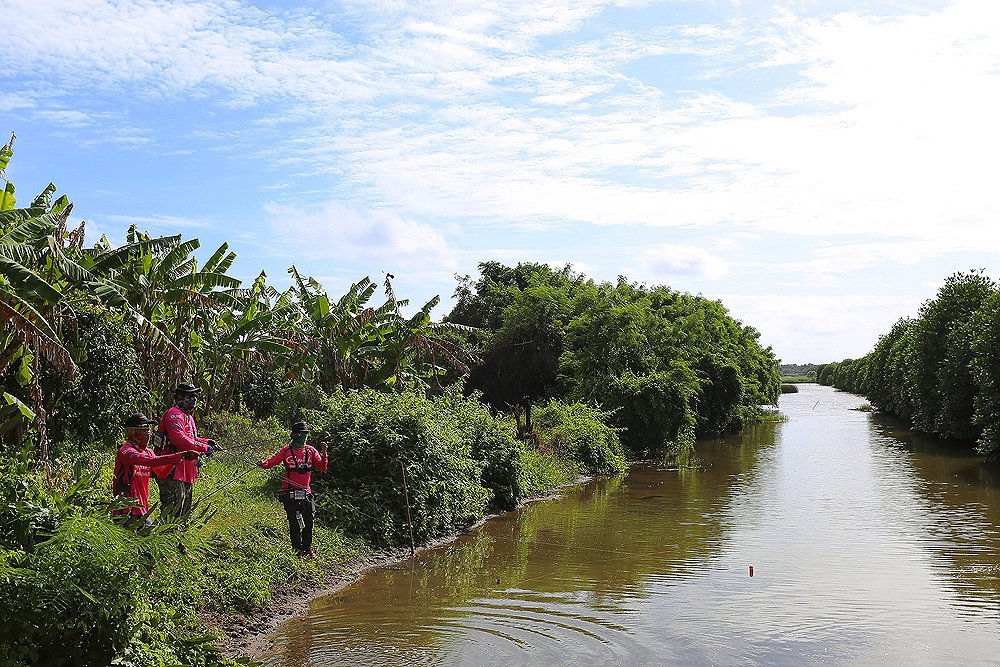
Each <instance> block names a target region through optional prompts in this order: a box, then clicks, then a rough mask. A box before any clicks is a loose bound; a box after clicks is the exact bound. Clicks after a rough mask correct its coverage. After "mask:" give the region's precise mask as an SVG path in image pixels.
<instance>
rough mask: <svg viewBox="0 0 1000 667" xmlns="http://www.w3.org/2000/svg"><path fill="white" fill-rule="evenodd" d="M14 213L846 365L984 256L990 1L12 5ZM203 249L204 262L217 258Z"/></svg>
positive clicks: (990, 234) (997, 67)
mask: <svg viewBox="0 0 1000 667" xmlns="http://www.w3.org/2000/svg"><path fill="white" fill-rule="evenodd" d="M2 4H3V16H4V24H5V25H6V26H7V28H8V32H7V34H6V35H5V39H4V42H5V49H4V51H5V57H4V66H3V69H2V70H0V82H2V85H0V119H2V120H3V121H4V122H2V123H0V130H2V131H5V132H6V131H13V132H15V133H16V134H17V137H18V138H17V142H16V144H15V157H14V160H13V162H12V163H11V168H10V169H9V170H8V176H9V177H10V179H11V180H12V181H13V182H14V183H15V184H16V185H17V187H18V194H19V195H20V197H21V198H24V199H26V198H29V197H30V196H33V195H34V194H35V193H36V192H37V191H39V190H41V189H42V188H43V187H44V186H45V185H46V184H47V183H48V182H49V181H52V182H54V183H55V184H56V185H57V186H58V187H59V191H60V192H62V193H65V194H67V195H69V197H70V199H71V200H72V201H73V202H74V203H75V209H74V214H75V215H77V216H79V218H78V219H82V220H86V222H87V228H88V238H89V239H90V240H96V239H97V238H99V236H100V235H101V234H105V235H107V236H108V238H109V239H110V240H111V241H112V242H113V243H116V242H120V241H121V240H122V239H123V237H124V233H125V230H126V229H127V228H128V226H129V225H130V224H132V223H135V224H137V225H139V226H140V227H141V228H143V229H146V230H148V231H150V232H153V233H164V234H171V233H182V234H183V235H184V236H185V237H192V236H196V237H198V238H200V239H201V240H202V245H203V249H204V251H205V252H206V253H208V252H211V250H214V248H215V247H216V246H218V244H220V243H221V242H223V241H228V242H229V243H230V244H231V245H232V246H233V248H234V249H235V250H236V251H237V253H238V255H239V259H238V260H237V262H236V264H235V265H234V271H233V272H234V273H235V274H236V275H237V276H239V277H242V278H244V279H252V278H253V277H254V276H255V275H256V274H257V273H258V272H259V271H260V270H261V269H263V270H265V271H266V272H267V274H268V276H269V277H270V278H271V282H272V283H273V284H275V285H276V286H278V287H284V286H286V285H287V284H288V276H287V273H286V270H287V268H288V267H289V266H290V265H292V264H293V263H294V264H295V265H296V266H297V267H298V268H299V269H300V270H301V271H302V272H304V273H307V274H309V275H313V276H314V277H316V278H317V279H319V280H320V281H322V282H323V283H324V284H325V285H326V286H327V288H328V289H329V290H330V291H331V292H333V293H338V294H339V293H341V292H342V291H343V290H344V289H346V288H347V287H348V286H349V284H350V283H351V282H352V281H355V280H357V279H359V278H361V277H362V276H365V275H368V276H371V277H372V278H373V279H375V280H380V279H381V277H382V275H383V273H384V272H390V273H392V274H393V275H394V276H395V278H396V279H395V286H396V292H397V294H399V295H400V296H404V297H409V298H410V299H411V301H413V302H414V303H416V302H419V303H423V302H424V301H426V300H427V299H429V298H430V297H432V296H434V295H435V294H440V295H441V297H442V298H443V299H444V303H443V304H442V305H441V306H439V307H438V308H437V310H436V311H435V314H436V315H437V316H438V317H441V316H443V315H444V314H446V313H447V311H448V310H449V309H450V305H451V300H450V297H451V293H452V291H453V289H454V287H455V280H454V275H455V274H456V273H458V274H470V273H471V274H475V272H476V265H477V263H479V262H481V261H487V260H499V261H502V262H506V263H510V264H514V263H517V262H518V261H536V262H549V263H551V264H553V265H556V266H561V265H563V264H565V263H572V264H573V265H574V267H576V269H577V270H579V271H582V272H584V273H586V274H587V275H589V276H591V277H594V278H596V279H600V280H614V279H615V278H616V277H617V276H618V275H625V276H627V277H628V278H629V279H631V280H635V281H640V282H645V283H647V284H650V285H652V284H666V285H670V286H671V287H673V288H675V289H679V290H683V291H687V292H692V293H700V294H703V295H704V296H706V297H709V298H713V299H721V300H722V302H723V303H724V304H725V305H726V306H727V307H728V308H729V310H730V312H731V313H732V314H733V315H734V316H735V317H737V318H739V319H740V320H742V321H743V322H745V323H747V324H750V325H752V326H754V327H756V328H757V329H759V330H760V331H761V333H762V341H763V342H764V343H765V344H769V345H772V346H773V347H774V349H775V351H776V353H777V355H778V356H779V357H780V358H782V359H783V360H784V361H786V362H792V363H805V362H822V361H831V360H839V359H843V358H846V357H855V356H860V355H862V354H864V353H865V352H867V351H868V350H869V349H870V348H871V347H872V345H874V343H875V342H876V341H877V339H878V336H879V335H881V334H883V333H885V332H887V331H888V329H889V327H890V326H891V325H892V323H893V322H895V320H896V319H898V318H899V317H903V316H912V315H915V314H916V313H917V311H918V309H919V307H920V305H921V303H923V302H924V301H926V300H927V299H929V298H932V297H933V296H934V294H935V292H936V290H937V288H938V286H939V285H940V284H941V283H942V282H943V280H944V279H945V278H946V277H947V276H948V275H950V274H951V273H954V272H956V271H964V270H969V269H973V268H984V269H986V270H987V273H989V274H990V275H993V276H994V277H997V276H1000V273H998V272H997V271H996V259H997V258H998V251H1000V232H998V231H997V230H996V224H997V222H998V221H1000V216H998V211H1000V198H998V196H997V193H998V192H1000V187H998V185H997V178H998V173H1000V169H998V168H997V159H998V158H997V156H998V155H1000V130H998V119H1000V3H997V2H995V0H954V1H945V0H938V1H931V0H914V1H910V0H895V1H892V2H889V1H881V2H862V1H856V2H851V1H847V0H844V1H817V0H772V1H770V2H758V1H756V0H743V1H739V0H717V1H712V0H705V1H694V0H690V1H682V0H666V1H661V2H654V1H650V2H644V1H641V0H624V1H620V2H602V1H599V0H580V1H577V2H570V1H564V0H563V1H560V0H532V1H531V2H521V1H518V0H505V1H504V2H490V1H488V0H477V1H476V2H465V1H463V0H449V1H447V2H419V3H411V2H407V1H406V0H374V1H372V2H358V1H355V0H347V1H344V2H327V1H325V0H300V1H298V2H256V3H251V2H243V1H240V0H226V1H223V2H201V1H172V2H163V1H160V0H127V1H121V2H114V1H110V0H105V1H101V0H3V3H2ZM206 256H207V255H206Z"/></svg>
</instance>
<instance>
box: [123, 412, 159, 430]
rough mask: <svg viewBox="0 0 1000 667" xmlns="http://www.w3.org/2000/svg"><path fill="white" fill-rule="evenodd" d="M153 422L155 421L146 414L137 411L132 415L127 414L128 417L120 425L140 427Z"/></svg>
mask: <svg viewBox="0 0 1000 667" xmlns="http://www.w3.org/2000/svg"><path fill="white" fill-rule="evenodd" d="M155 423H156V422H155V421H153V420H152V419H150V418H149V417H147V416H146V415H144V414H142V413H141V412H137V413H135V414H134V415H129V417H128V418H126V419H125V421H124V422H122V426H124V427H125V428H142V427H144V426H150V425H152V424H155Z"/></svg>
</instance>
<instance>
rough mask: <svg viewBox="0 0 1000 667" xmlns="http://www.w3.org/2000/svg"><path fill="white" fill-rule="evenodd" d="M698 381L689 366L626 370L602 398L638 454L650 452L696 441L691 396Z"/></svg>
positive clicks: (633, 452)
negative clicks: (643, 371) (667, 370)
mask: <svg viewBox="0 0 1000 667" xmlns="http://www.w3.org/2000/svg"><path fill="white" fill-rule="evenodd" d="M696 386H697V385H696V381H695V379H694V377H693V374H692V373H691V372H690V370H688V369H687V368H686V367H685V366H682V365H680V364H677V365H675V368H674V369H673V371H672V372H670V373H648V374H646V375H635V374H633V373H625V374H623V375H621V376H620V377H618V378H616V379H615V380H614V381H613V382H612V383H611V384H610V385H609V386H608V388H607V390H606V393H605V395H604V400H603V401H602V403H603V405H604V407H606V408H608V410H609V412H610V413H611V414H612V415H613V416H612V421H613V423H614V425H615V426H617V427H618V428H620V429H621V430H622V438H623V440H624V441H625V444H626V446H627V447H628V449H629V451H630V452H631V453H632V454H633V455H634V456H640V457H641V456H648V455H650V454H654V453H657V452H660V451H663V450H664V449H666V448H667V447H669V446H670V445H672V444H683V443H687V442H693V440H694V429H695V415H694V413H693V412H692V410H691V408H690V405H689V400H690V397H691V396H692V394H693V392H694V391H695V387H696Z"/></svg>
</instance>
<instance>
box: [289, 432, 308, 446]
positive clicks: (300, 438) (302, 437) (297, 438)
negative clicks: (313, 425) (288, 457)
mask: <svg viewBox="0 0 1000 667" xmlns="http://www.w3.org/2000/svg"><path fill="white" fill-rule="evenodd" d="M308 437H309V434H308V433H292V447H295V448H296V449H301V448H302V447H305V444H306V438H308Z"/></svg>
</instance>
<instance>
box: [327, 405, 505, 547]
mask: <svg viewBox="0 0 1000 667" xmlns="http://www.w3.org/2000/svg"><path fill="white" fill-rule="evenodd" d="M437 401H440V402H441V403H440V404H438V403H436V402H435V401H434V400H431V399H428V398H426V397H424V396H423V395H418V394H415V393H411V392H404V393H396V394H382V393H378V392H375V391H373V390H358V391H352V392H349V393H346V394H335V395H333V396H331V397H330V398H329V399H327V401H326V402H325V403H324V404H323V406H322V408H321V409H320V410H315V411H309V412H308V413H307V414H308V419H309V421H310V424H312V426H313V428H314V429H315V430H316V431H318V433H317V439H323V440H325V441H326V442H328V443H329V445H330V456H331V460H332V461H333V465H332V466H331V471H330V474H329V475H325V476H321V477H320V478H319V479H318V480H317V482H316V484H315V485H314V488H315V489H316V491H317V504H318V508H317V513H318V515H319V517H320V518H321V519H322V520H325V521H329V522H332V523H334V524H335V525H338V526H342V527H343V528H344V529H345V530H348V531H349V532H351V533H354V534H357V535H361V536H363V537H365V538H367V539H368V540H370V541H372V542H374V543H376V544H380V545H389V544H401V543H404V542H406V541H407V540H408V539H409V532H408V531H407V528H406V523H407V522H406V504H407V503H406V499H405V497H404V489H403V483H404V479H403V469H405V471H406V476H405V483H406V485H407V490H406V492H407V494H408V498H409V506H410V517H411V524H412V531H413V535H414V538H415V539H416V540H419V541H425V540H427V539H430V538H433V537H437V536H440V535H445V534H448V533H450V532H452V531H454V530H455V529H457V528H459V527H460V526H463V525H465V524H467V523H469V522H472V521H475V520H476V519H478V518H480V517H481V516H483V514H484V512H485V511H486V508H487V505H488V504H489V502H490V500H491V496H492V494H491V493H490V491H489V490H488V489H486V488H485V487H484V486H483V484H482V481H481V480H482V472H483V469H484V467H485V464H484V463H482V462H480V461H477V460H476V459H475V458H474V457H473V443H472V441H471V439H470V433H473V432H475V430H476V428H475V427H474V426H472V425H470V424H469V423H467V421H466V422H463V419H466V420H467V417H468V415H469V414H473V415H476V414H481V413H477V409H478V410H480V411H482V410H485V409H484V408H482V407H478V406H476V405H475V402H474V401H471V400H469V399H463V398H461V397H460V396H457V395H455V391H454V390H453V391H452V392H451V395H447V394H446V396H445V397H443V398H439V399H437ZM463 402H468V405H467V406H466V407H465V408H463V409H461V410H458V411H457V412H456V410H455V408H456V407H459V406H461V404H462V403H463ZM477 419H482V418H481V417H479V418H477ZM480 423H481V422H480Z"/></svg>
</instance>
